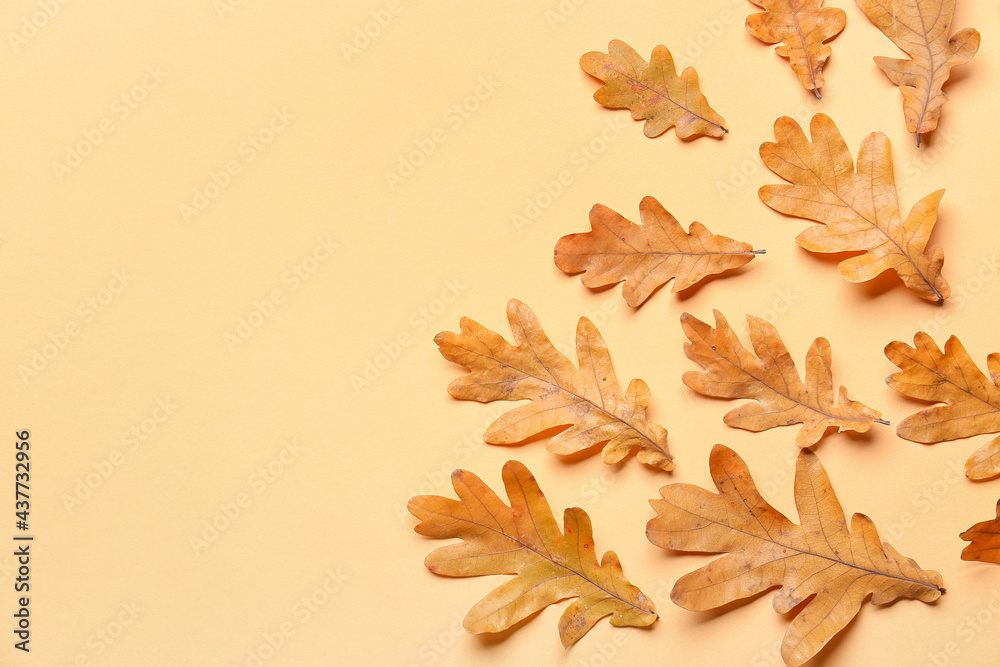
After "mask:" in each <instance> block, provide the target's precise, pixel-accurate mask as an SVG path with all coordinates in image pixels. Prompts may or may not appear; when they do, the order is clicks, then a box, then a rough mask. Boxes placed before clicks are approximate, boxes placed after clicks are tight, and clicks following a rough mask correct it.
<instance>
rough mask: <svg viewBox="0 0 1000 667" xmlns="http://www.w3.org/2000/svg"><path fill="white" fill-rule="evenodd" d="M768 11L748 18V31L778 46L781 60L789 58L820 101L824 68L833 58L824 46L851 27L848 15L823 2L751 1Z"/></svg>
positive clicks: (788, 0)
mask: <svg viewBox="0 0 1000 667" xmlns="http://www.w3.org/2000/svg"><path fill="white" fill-rule="evenodd" d="M750 2H752V3H753V4H755V5H757V6H758V7H761V8H763V9H764V11H763V12H760V13H757V14H751V15H750V16H748V17H747V21H746V27H747V31H748V32H749V33H750V34H751V35H753V36H754V37H756V38H757V39H759V40H760V41H762V42H764V43H765V44H778V43H779V42H780V43H781V45H780V46H778V47H777V48H775V51H776V52H777V54H778V55H779V56H782V57H784V58H788V62H789V64H790V65H791V66H792V70H794V72H795V73H796V74H797V75H798V77H799V81H801V82H802V85H803V86H805V88H806V90H811V91H813V93H814V94H815V95H816V97H817V98H819V97H821V95H820V94H819V89H820V88H821V87H822V86H823V65H825V64H826V59H827V58H829V57H830V54H831V50H830V47H829V46H828V45H826V44H824V42H826V41H827V40H829V39H832V38H834V37H835V36H837V35H838V34H839V33H840V31H841V30H843V29H844V25H845V24H846V23H847V14H845V13H844V10H843V9H838V8H837V7H824V6H823V0H750Z"/></svg>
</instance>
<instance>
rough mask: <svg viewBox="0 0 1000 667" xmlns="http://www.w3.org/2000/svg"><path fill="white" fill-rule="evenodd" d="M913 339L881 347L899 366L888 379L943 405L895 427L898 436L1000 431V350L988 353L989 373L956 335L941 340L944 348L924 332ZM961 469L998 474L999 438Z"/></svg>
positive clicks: (977, 475)
mask: <svg viewBox="0 0 1000 667" xmlns="http://www.w3.org/2000/svg"><path fill="white" fill-rule="evenodd" d="M913 344H914V347H910V346H909V345H907V344H906V343H904V342H902V341H893V342H892V343H889V344H888V345H886V346H885V356H887V357H888V358H889V361H891V362H892V363H894V364H896V365H897V366H899V368H900V371H899V372H898V373H893V374H892V375H890V376H889V377H888V378H886V380H885V381H886V383H887V384H888V385H889V386H890V387H892V388H893V389H895V390H896V391H898V392H899V393H901V394H903V395H905V396H909V397H910V398H917V399H920V400H922V401H933V402H935V403H946V404H947V405H942V406H938V407H933V408H927V409H926V410H921V411H920V412H918V413H916V414H914V415H911V416H909V417H907V418H906V419H904V420H903V421H901V422H900V423H899V426H897V427H896V433H897V434H898V435H899V437H901V438H905V439H907V440H910V441H911V442H922V443H928V444H929V443H935V442H943V441H945V440H955V439H957V438H968V437H970V436H973V435H982V434H984V433H1000V354H997V353H996V352H994V353H993V354H991V355H989V356H988V357H987V358H986V365H987V367H988V368H989V371H990V377H989V378H987V377H986V376H985V375H983V373H982V371H980V370H979V368H977V367H976V364H975V362H974V361H972V357H970V356H969V353H968V352H966V351H965V347H964V346H963V345H962V343H961V342H959V340H958V338H956V337H955V336H952V337H951V338H949V339H948V341H947V342H946V343H945V344H944V352H942V351H941V350H940V349H938V346H937V345H936V344H935V343H934V340H933V339H932V338H931V337H930V336H928V335H927V334H926V333H924V332H923V331H920V332H918V333H917V334H916V335H915V336H914V337H913ZM965 474H966V475H968V476H969V478H970V479H976V480H981V479H989V478H991V477H996V476H997V475H1000V437H998V438H995V439H993V440H991V441H990V442H989V443H987V444H986V445H984V446H983V447H981V448H980V449H979V450H977V451H976V452H975V453H973V454H972V456H970V457H969V460H968V461H966V462H965Z"/></svg>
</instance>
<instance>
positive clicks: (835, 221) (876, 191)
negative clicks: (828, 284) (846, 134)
mask: <svg viewBox="0 0 1000 667" xmlns="http://www.w3.org/2000/svg"><path fill="white" fill-rule="evenodd" d="M809 129H810V132H811V134H812V142H810V141H809V140H808V139H807V138H806V136H805V134H804V133H803V132H802V128H801V127H799V124H798V123H797V122H796V121H795V120H794V119H792V118H789V117H788V116H785V117H783V118H779V119H778V120H777V121H776V122H775V123H774V136H775V137H776V138H777V142H772V143H765V144H762V145H761V147H760V156H761V158H762V159H763V160H764V164H765V165H767V167H768V168H769V169H770V170H771V171H773V172H774V173H775V174H777V175H778V176H781V177H782V178H784V179H785V180H786V181H788V182H790V183H791V184H792V185H765V186H764V187H762V188H761V189H760V191H759V194H760V198H761V200H762V201H763V202H764V203H765V204H767V205H768V206H770V207H771V208H773V209H774V210H776V211H779V212H780V213H784V214H785V215H794V216H796V217H799V218H806V219H808V220H815V221H816V222H820V223H823V224H821V225H813V226H812V227H810V228H809V229H807V230H805V231H804V232H802V233H801V234H799V235H798V237H796V239H795V240H796V241H797V242H798V244H799V245H800V246H802V247H803V248H805V249H806V250H810V251H812V252H826V253H833V252H848V251H864V254H861V255H857V256H855V257H851V258H850V259H845V260H844V261H843V262H841V263H840V275H841V276H843V277H844V279H845V280H849V281H850V282H852V283H859V282H865V281H867V280H871V279H872V278H874V277H875V276H877V275H879V274H880V273H882V272H883V271H888V270H890V269H892V270H894V271H895V272H896V273H897V274H898V275H899V277H900V278H901V279H902V280H903V282H904V283H905V284H906V286H907V287H909V288H910V289H911V290H913V291H914V292H916V294H917V295H919V296H920V297H921V298H924V299H928V300H930V301H937V302H941V301H944V299H946V298H947V297H948V296H949V295H950V294H951V289H950V288H949V287H948V282H947V281H946V280H945V279H944V277H943V276H942V275H941V266H942V265H943V264H944V252H943V251H942V250H941V247H940V246H934V247H931V248H927V242H928V240H929V238H930V235H931V231H932V230H933V229H934V223H935V222H936V221H937V210H938V203H939V202H940V201H941V196H942V195H943V194H944V190H938V191H937V192H933V193H931V194H929V195H927V196H926V197H924V198H923V199H921V200H920V201H919V202H917V204H916V205H915V206H914V207H913V209H911V211H910V215H909V216H907V218H906V220H903V219H902V217H901V215H900V211H899V200H898V198H897V195H896V183H895V177H894V176H893V170H892V153H891V151H890V146H889V139H888V138H887V137H886V136H885V135H884V134H882V133H881V132H872V133H871V134H869V135H868V136H867V137H865V140H864V141H863V142H862V144H861V150H860V151H858V169H857V172H855V171H854V161H853V160H852V159H851V152H850V150H849V149H848V148H847V144H846V143H845V142H844V139H843V137H841V136H840V131H839V130H838V129H837V126H836V125H834V124H833V121H832V120H830V118H829V117H828V116H826V115H824V114H816V115H815V116H813V119H812V123H811V125H810V128H809Z"/></svg>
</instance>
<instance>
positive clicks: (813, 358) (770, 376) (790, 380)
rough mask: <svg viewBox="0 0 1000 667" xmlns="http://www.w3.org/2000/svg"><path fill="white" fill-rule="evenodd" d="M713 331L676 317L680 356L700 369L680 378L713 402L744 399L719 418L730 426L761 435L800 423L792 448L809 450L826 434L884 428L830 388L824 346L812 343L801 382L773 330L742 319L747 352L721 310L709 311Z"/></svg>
mask: <svg viewBox="0 0 1000 667" xmlns="http://www.w3.org/2000/svg"><path fill="white" fill-rule="evenodd" d="M713 312H714V313H715V328H714V329H713V328H712V327H711V326H709V325H708V324H706V323H705V322H702V321H701V320H699V319H698V318H697V317H695V316H693V315H691V314H690V313H684V314H683V315H681V326H682V327H683V328H684V333H685V335H687V337H688V340H689V341H690V342H689V343H685V344H684V354H686V355H687V356H688V359H690V360H691V361H694V362H695V363H697V364H698V365H700V366H701V367H702V368H703V369H704V370H700V371H688V372H686V373H684V375H683V376H682V377H681V379H682V380H683V381H684V384H686V385H687V386H688V387H690V388H691V389H693V390H695V391H696V392H698V393H699V394H704V395H706V396H714V397H716V398H749V399H751V400H752V401H753V402H752V403H746V404H744V405H742V406H740V407H738V408H736V409H735V410H731V411H730V412H728V413H727V414H726V416H725V422H726V424H728V425H729V426H733V427H735V428H742V429H746V430H748V431H764V430H767V429H770V428H774V427H776V426H790V425H792V424H802V428H801V429H800V430H799V432H798V435H796V436H795V443H796V444H797V445H799V446H800V447H809V446H810V445H814V444H816V443H817V442H819V440H820V438H822V437H823V435H824V433H826V429H827V428H828V427H831V426H835V427H836V428H837V430H838V431H857V432H858V433H864V432H865V431H867V430H868V429H870V428H871V426H872V424H873V423H874V422H879V423H880V424H888V423H889V422H887V421H885V420H883V419H881V417H882V415H881V414H880V413H878V412H876V411H875V410H872V409H871V408H869V407H868V406H867V405H864V404H863V403H859V402H858V401H852V400H851V399H850V398H848V397H847V389H846V388H844V387H841V388H840V394H839V396H838V395H835V394H834V391H833V372H832V369H831V353H830V343H829V341H827V340H826V339H825V338H817V339H816V340H814V341H813V344H812V346H811V347H810V348H809V352H807V353H806V379H805V382H803V381H802V380H801V379H800V378H799V372H798V371H797V370H795V362H793V361H792V355H790V354H789V353H788V349H787V348H785V344H784V343H782V342H781V338H780V337H779V336H778V330H777V329H775V327H774V325H773V324H771V323H770V322H768V321H766V320H762V319H760V318H759V317H753V316H752V315H748V316H747V321H748V323H749V324H750V343H751V345H752V346H753V352H751V351H750V350H748V349H746V348H745V347H743V344H742V343H740V341H739V339H738V338H737V337H736V332H734V331H733V329H732V327H730V326H729V322H727V321H726V318H725V317H723V316H722V313H720V312H719V311H717V310H715V311H713Z"/></svg>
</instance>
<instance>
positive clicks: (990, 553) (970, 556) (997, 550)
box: [959, 501, 1000, 565]
mask: <svg viewBox="0 0 1000 667" xmlns="http://www.w3.org/2000/svg"><path fill="white" fill-rule="evenodd" d="M959 537H960V538H962V539H963V540H965V541H966V542H970V543H971V544H967V545H965V548H964V549H962V560H978V561H982V562H984V563H996V564H998V565H1000V501H997V515H996V518H993V519H990V520H989V521H980V522H979V523H977V524H976V525H974V526H972V528H969V529H968V530H966V531H963V532H962V533H961V534H959Z"/></svg>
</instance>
